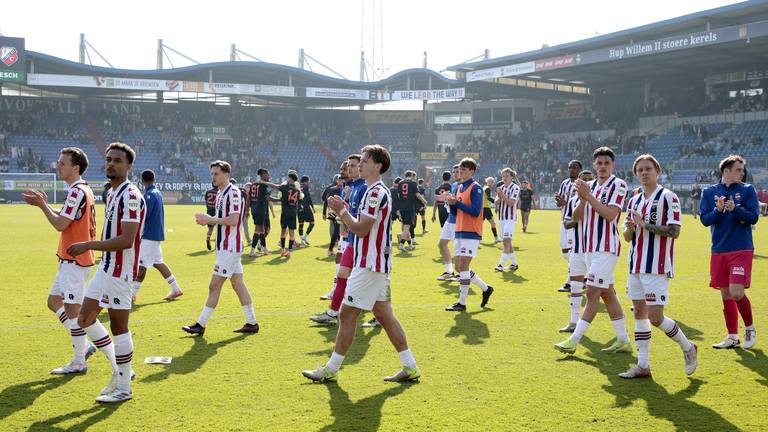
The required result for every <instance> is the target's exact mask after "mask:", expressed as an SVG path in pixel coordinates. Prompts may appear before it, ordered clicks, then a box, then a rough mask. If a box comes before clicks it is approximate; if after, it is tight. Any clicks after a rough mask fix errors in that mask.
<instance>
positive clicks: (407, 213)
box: [400, 209, 416, 225]
mask: <svg viewBox="0 0 768 432" xmlns="http://www.w3.org/2000/svg"><path fill="white" fill-rule="evenodd" d="M400 220H401V221H403V224H405V225H413V224H415V223H416V213H415V212H414V211H413V210H412V209H400Z"/></svg>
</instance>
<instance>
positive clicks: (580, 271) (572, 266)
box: [568, 252, 587, 277]
mask: <svg viewBox="0 0 768 432" xmlns="http://www.w3.org/2000/svg"><path fill="white" fill-rule="evenodd" d="M568 274H569V275H570V276H571V277H574V276H586V275H587V256H586V254H583V253H573V252H571V254H570V257H569V259H568Z"/></svg>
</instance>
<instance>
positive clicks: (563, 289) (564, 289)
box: [557, 283, 571, 292]
mask: <svg viewBox="0 0 768 432" xmlns="http://www.w3.org/2000/svg"><path fill="white" fill-rule="evenodd" d="M557 292H571V284H568V283H567V284H565V285H563V286H561V287H560V288H558V289H557Z"/></svg>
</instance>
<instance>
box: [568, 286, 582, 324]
mask: <svg viewBox="0 0 768 432" xmlns="http://www.w3.org/2000/svg"><path fill="white" fill-rule="evenodd" d="M583 286H584V283H583V282H576V281H572V282H571V296H570V298H569V299H570V302H569V306H570V307H571V320H570V321H569V322H570V323H574V324H575V323H577V322H579V316H580V315H581V298H582V287H583Z"/></svg>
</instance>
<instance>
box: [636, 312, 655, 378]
mask: <svg viewBox="0 0 768 432" xmlns="http://www.w3.org/2000/svg"><path fill="white" fill-rule="evenodd" d="M635 343H636V344H637V366H639V367H641V368H645V369H647V368H649V367H651V363H650V355H651V353H650V350H651V321H650V320H648V319H639V320H635Z"/></svg>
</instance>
